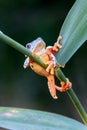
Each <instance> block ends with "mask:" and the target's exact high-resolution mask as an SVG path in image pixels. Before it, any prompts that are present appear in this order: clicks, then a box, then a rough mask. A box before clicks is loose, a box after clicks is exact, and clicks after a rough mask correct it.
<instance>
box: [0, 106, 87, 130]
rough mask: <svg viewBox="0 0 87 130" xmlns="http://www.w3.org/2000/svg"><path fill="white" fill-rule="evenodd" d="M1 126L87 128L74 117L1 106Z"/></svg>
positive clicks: (50, 129) (19, 128) (58, 129)
mask: <svg viewBox="0 0 87 130" xmlns="http://www.w3.org/2000/svg"><path fill="white" fill-rule="evenodd" d="M0 127H3V128H7V129H11V130H87V127H86V126H85V125H83V124H81V123H80V122H77V121H75V120H73V119H70V118H67V117H64V116H61V115H57V114H52V113H48V112H41V111H36V110H28V109H19V108H8V107H0Z"/></svg>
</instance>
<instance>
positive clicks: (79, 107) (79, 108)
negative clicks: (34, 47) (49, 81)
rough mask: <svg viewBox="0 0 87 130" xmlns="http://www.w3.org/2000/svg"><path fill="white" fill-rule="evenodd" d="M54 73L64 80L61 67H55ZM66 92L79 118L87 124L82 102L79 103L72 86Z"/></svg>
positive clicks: (86, 115)
mask: <svg viewBox="0 0 87 130" xmlns="http://www.w3.org/2000/svg"><path fill="white" fill-rule="evenodd" d="M55 75H56V77H57V78H59V79H60V80H61V81H64V82H66V77H65V75H64V74H63V72H62V71H61V69H57V70H56V71H55ZM67 93H68V95H69V97H70V99H71V101H72V103H73V104H74V106H75V108H76V110H77V111H78V113H79V115H80V117H81V119H82V120H83V122H84V124H85V125H87V113H86V111H85V110H84V108H83V106H82V104H81V103H80V101H79V99H78V97H77V96H76V94H75V92H74V90H73V89H72V87H71V88H70V89H68V90H67Z"/></svg>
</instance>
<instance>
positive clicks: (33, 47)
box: [26, 37, 46, 54]
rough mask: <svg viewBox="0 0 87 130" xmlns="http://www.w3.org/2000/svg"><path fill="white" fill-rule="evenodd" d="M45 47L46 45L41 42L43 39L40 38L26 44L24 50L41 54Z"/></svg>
mask: <svg viewBox="0 0 87 130" xmlns="http://www.w3.org/2000/svg"><path fill="white" fill-rule="evenodd" d="M45 47H46V44H45V42H44V41H43V39H42V38H40V37H39V38H37V39H36V40H34V41H32V42H30V43H28V44H26V48H27V49H29V50H30V51H31V52H33V53H35V54H37V53H41V52H43V51H44V50H45Z"/></svg>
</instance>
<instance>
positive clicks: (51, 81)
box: [47, 74, 58, 99]
mask: <svg viewBox="0 0 87 130" xmlns="http://www.w3.org/2000/svg"><path fill="white" fill-rule="evenodd" d="M47 79H48V87H49V91H50V94H51V96H52V97H53V98H54V99H57V98H58V97H57V95H56V87H57V86H56V85H55V80H54V75H51V74H49V75H48V76H47Z"/></svg>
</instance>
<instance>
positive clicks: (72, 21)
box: [56, 0, 87, 65]
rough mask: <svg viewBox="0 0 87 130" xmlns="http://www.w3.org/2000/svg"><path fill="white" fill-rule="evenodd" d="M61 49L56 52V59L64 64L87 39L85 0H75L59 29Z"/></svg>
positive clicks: (86, 3)
mask: <svg viewBox="0 0 87 130" xmlns="http://www.w3.org/2000/svg"><path fill="white" fill-rule="evenodd" d="M60 35H61V36H62V37H63V39H62V41H61V44H62V45H63V47H62V49H60V51H59V52H58V53H57V54H56V57H57V61H58V63H59V64H60V65H64V64H66V63H67V61H68V60H69V59H70V58H71V57H72V55H73V54H74V53H75V52H76V51H77V49H78V48H79V47H80V46H81V45H82V44H83V43H84V42H85V41H86V40H87V0H76V2H75V4H74V5H73V7H72V8H71V10H70V12H69V14H68V15H67V17H66V19H65V22H64V24H63V26H62V29H61V31H60Z"/></svg>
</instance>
